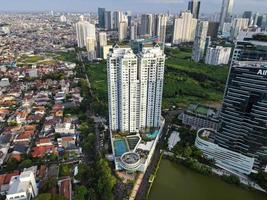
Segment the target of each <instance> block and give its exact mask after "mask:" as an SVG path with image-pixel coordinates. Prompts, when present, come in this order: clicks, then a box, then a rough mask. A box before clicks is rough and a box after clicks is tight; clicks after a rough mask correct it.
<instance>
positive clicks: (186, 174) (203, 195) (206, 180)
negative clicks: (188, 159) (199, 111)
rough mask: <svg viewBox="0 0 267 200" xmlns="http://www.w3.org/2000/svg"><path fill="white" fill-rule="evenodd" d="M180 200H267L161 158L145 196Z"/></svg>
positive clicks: (259, 195)
mask: <svg viewBox="0 0 267 200" xmlns="http://www.w3.org/2000/svg"><path fill="white" fill-rule="evenodd" d="M178 198H179V199H183V200H194V199H198V200H214V199H216V200H225V199H235V200H266V198H267V196H266V194H264V193H261V192H256V191H250V190H246V189H244V188H241V187H238V186H235V185H231V184H227V183H225V182H223V181H221V180H220V179H218V178H216V177H213V176H203V175H201V174H199V173H197V172H195V171H192V170H190V169H188V168H186V167H184V166H182V165H180V164H176V163H173V162H171V161H169V160H167V159H164V158H163V159H162V160H161V163H160V168H159V170H158V173H157V176H156V178H155V179H154V183H153V186H152V188H151V191H150V194H149V197H148V199H149V200H162V199H178Z"/></svg>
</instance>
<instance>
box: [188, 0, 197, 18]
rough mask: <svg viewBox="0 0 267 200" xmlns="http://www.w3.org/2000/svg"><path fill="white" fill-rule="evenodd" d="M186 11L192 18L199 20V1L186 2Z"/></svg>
mask: <svg viewBox="0 0 267 200" xmlns="http://www.w3.org/2000/svg"><path fill="white" fill-rule="evenodd" d="M188 10H190V11H191V13H192V14H193V17H194V18H196V19H198V18H199V10H200V1H189V2H188Z"/></svg>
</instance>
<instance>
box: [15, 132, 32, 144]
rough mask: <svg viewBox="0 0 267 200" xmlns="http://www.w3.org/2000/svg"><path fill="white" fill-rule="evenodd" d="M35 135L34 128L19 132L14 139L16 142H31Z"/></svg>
mask: <svg viewBox="0 0 267 200" xmlns="http://www.w3.org/2000/svg"><path fill="white" fill-rule="evenodd" d="M34 135H35V133H34V131H33V130H29V131H23V132H22V133H20V134H18V135H17V137H16V138H15V139H14V142H15V143H17V142H28V143H29V142H31V140H32V138H33V136H34Z"/></svg>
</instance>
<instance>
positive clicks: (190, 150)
mask: <svg viewBox="0 0 267 200" xmlns="http://www.w3.org/2000/svg"><path fill="white" fill-rule="evenodd" d="M191 155H192V149H191V147H190V146H187V147H186V148H185V150H184V153H183V156H184V157H186V158H189V157H190V156H191Z"/></svg>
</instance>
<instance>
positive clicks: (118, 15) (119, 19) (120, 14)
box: [113, 11, 126, 29]
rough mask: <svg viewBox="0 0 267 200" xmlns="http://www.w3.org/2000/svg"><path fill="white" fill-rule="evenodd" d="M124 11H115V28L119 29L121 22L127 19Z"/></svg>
mask: <svg viewBox="0 0 267 200" xmlns="http://www.w3.org/2000/svg"><path fill="white" fill-rule="evenodd" d="M125 18H126V17H125V16H124V13H123V12H121V11H114V12H113V19H114V29H119V25H120V22H122V21H126V20H125Z"/></svg>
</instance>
